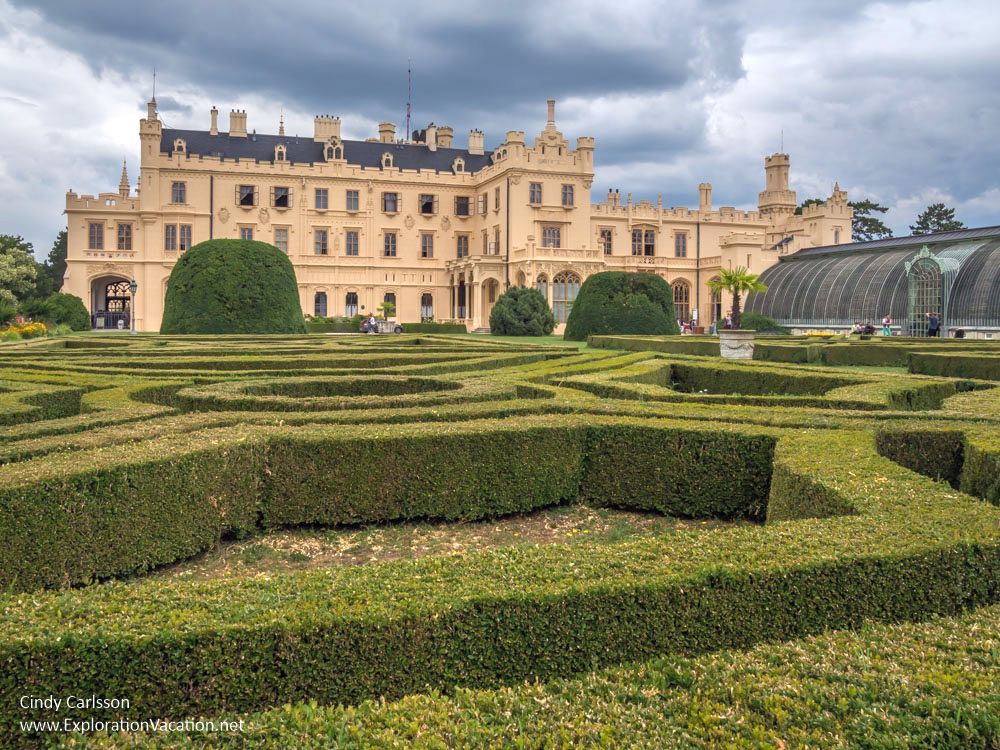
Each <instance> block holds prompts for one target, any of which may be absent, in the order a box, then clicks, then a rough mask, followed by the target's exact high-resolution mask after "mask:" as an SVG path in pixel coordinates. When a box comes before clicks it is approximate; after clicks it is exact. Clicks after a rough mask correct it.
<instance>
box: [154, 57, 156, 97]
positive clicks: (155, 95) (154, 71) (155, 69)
mask: <svg viewBox="0 0 1000 750" xmlns="http://www.w3.org/2000/svg"><path fill="white" fill-rule="evenodd" d="M153 101H154V102H155V101H156V66H155V65H154V66H153Z"/></svg>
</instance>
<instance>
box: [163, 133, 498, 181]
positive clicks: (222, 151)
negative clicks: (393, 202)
mask: <svg viewBox="0 0 1000 750" xmlns="http://www.w3.org/2000/svg"><path fill="white" fill-rule="evenodd" d="M177 138H183V139H184V141H185V142H186V143H187V151H188V153H189V154H190V155H191V156H219V157H222V158H224V159H234V160H235V159H248V160H255V161H261V162H271V161H274V147H275V146H277V145H278V144H279V143H283V144H285V148H286V149H287V156H288V161H290V162H297V163H299V164H313V163H316V162H322V161H323V144H322V143H316V142H315V141H314V140H313V139H312V138H308V137H305V136H294V135H293V136H279V135H262V134H260V133H256V134H249V135H247V137H246V138H231V137H230V136H229V134H228V133H219V134H218V135H212V134H211V133H209V132H208V131H206V130H166V129H165V130H164V131H163V134H162V136H161V137H160V152H161V153H170V152H171V151H173V148H174V140H175V139H177ZM343 144H344V158H345V159H346V160H347V163H348V164H357V165H360V166H362V167H373V168H375V169H378V168H379V167H381V166H382V154H384V153H385V152H386V151H389V152H391V153H392V160H393V166H395V167H398V168H399V169H435V170H437V171H439V172H450V171H451V168H452V164H453V163H454V162H455V159H457V158H459V157H461V158H462V159H464V160H465V171H466V172H478V171H479V170H480V169H482V168H483V167H485V166H488V165H489V164H491V163H492V161H493V160H492V159H491V158H490V156H491V154H492V152H490V151H487V152H486V153H485V154H470V153H469V152H468V151H466V150H465V149H461V148H439V149H437V150H436V151H431V150H430V149H428V148H427V147H426V146H425V145H424V144H422V143H416V144H411V143H407V144H403V143H381V142H375V143H372V142H369V141H343Z"/></svg>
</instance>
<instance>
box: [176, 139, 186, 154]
mask: <svg viewBox="0 0 1000 750" xmlns="http://www.w3.org/2000/svg"><path fill="white" fill-rule="evenodd" d="M174 153H175V154H186V153H187V143H185V141H184V139H183V138H177V139H176V140H175V141H174Z"/></svg>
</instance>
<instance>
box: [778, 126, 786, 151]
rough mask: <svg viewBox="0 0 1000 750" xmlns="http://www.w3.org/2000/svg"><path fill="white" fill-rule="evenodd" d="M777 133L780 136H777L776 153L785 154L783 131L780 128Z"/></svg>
mask: <svg viewBox="0 0 1000 750" xmlns="http://www.w3.org/2000/svg"><path fill="white" fill-rule="evenodd" d="M779 132H780V133H781V135H780V136H779V141H778V153H779V154H783V153H785V129H784V128H782V129H781V130H780V131H779Z"/></svg>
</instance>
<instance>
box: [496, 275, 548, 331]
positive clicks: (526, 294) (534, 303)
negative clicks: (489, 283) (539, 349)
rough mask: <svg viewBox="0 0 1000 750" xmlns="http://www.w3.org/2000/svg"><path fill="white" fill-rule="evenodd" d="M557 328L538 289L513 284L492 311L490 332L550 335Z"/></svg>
mask: <svg viewBox="0 0 1000 750" xmlns="http://www.w3.org/2000/svg"><path fill="white" fill-rule="evenodd" d="M555 327H556V319H555V316H554V315H553V314H552V310H550V309H549V303H548V302H546V301H545V297H543V296H542V293H541V292H539V291H538V290H537V289H527V288H525V287H523V286H512V287H511V288H510V289H508V290H507V291H506V292H504V293H503V294H501V295H500V298H499V299H498V300H497V301H496V304H494V305H493V312H491V313H490V333H493V334H496V335H497V336H548V335H549V334H550V333H552V329H553V328H555Z"/></svg>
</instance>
